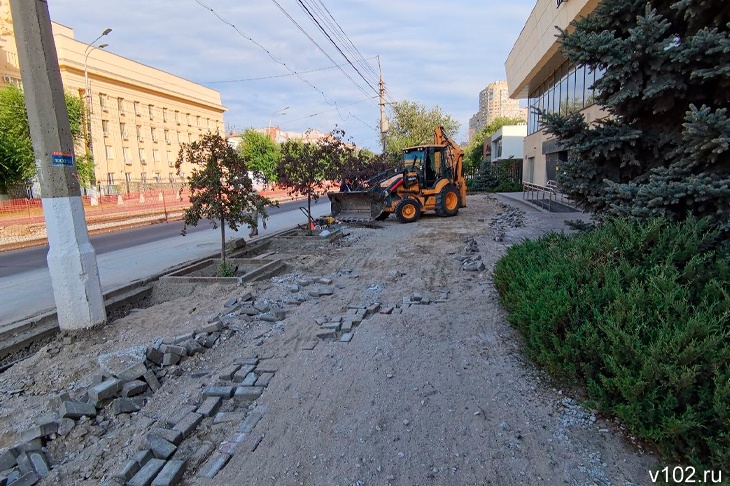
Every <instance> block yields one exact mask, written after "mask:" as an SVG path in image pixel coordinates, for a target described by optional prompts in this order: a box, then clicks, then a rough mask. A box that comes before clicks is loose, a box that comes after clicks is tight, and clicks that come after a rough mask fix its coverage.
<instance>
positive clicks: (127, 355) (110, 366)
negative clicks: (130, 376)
mask: <svg viewBox="0 0 730 486" xmlns="http://www.w3.org/2000/svg"><path fill="white" fill-rule="evenodd" d="M146 357H147V346H133V347H131V348H127V349H120V350H119V351H114V352H111V353H104V354H100V355H99V357H98V358H97V362H98V363H99V367H101V369H102V370H103V371H105V372H106V373H109V374H110V375H112V376H118V375H119V374H120V373H122V372H123V371H124V370H126V369H128V368H130V367H131V366H134V365H135V364H137V363H143V364H144V360H145V358H146Z"/></svg>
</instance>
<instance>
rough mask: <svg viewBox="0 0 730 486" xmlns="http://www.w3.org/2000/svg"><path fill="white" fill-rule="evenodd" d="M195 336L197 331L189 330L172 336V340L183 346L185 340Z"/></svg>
mask: <svg viewBox="0 0 730 486" xmlns="http://www.w3.org/2000/svg"><path fill="white" fill-rule="evenodd" d="M194 337H195V333H192V332H187V333H185V334H179V335H177V336H175V337H174V338H172V342H173V343H174V344H179V345H181V346H182V343H184V342H185V341H188V340H190V339H193V338H194Z"/></svg>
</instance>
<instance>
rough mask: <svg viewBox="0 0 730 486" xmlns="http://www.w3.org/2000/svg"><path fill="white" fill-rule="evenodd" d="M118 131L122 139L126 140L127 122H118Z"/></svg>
mask: <svg viewBox="0 0 730 486" xmlns="http://www.w3.org/2000/svg"><path fill="white" fill-rule="evenodd" d="M119 133H120V134H121V136H122V140H127V138H128V137H127V124H126V123H120V124H119Z"/></svg>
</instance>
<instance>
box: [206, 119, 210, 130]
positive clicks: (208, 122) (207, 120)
mask: <svg viewBox="0 0 730 486" xmlns="http://www.w3.org/2000/svg"><path fill="white" fill-rule="evenodd" d="M205 128H210V118H206V119H205Z"/></svg>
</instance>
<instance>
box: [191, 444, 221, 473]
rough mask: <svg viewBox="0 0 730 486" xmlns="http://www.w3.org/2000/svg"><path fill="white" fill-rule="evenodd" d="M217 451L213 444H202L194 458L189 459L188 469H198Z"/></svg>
mask: <svg viewBox="0 0 730 486" xmlns="http://www.w3.org/2000/svg"><path fill="white" fill-rule="evenodd" d="M214 450H215V445H213V443H212V442H203V443H202V444H200V447H198V448H197V449H196V450H195V452H194V453H193V455H192V456H190V458H189V459H188V468H189V469H191V470H192V469H197V467H198V466H199V465H200V464H202V463H203V461H205V460H206V459H207V458H208V456H209V455H210V454H211V453H212V452H213V451H214Z"/></svg>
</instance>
